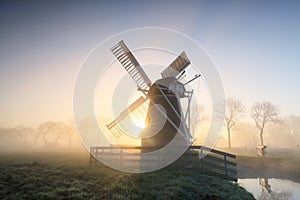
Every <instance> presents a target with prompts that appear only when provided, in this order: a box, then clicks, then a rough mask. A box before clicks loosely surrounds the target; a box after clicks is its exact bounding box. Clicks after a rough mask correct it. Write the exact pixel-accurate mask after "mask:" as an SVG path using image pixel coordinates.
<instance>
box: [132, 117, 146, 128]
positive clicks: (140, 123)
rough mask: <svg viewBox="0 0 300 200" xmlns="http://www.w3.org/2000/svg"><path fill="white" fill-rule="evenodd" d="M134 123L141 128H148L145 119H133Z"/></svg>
mask: <svg viewBox="0 0 300 200" xmlns="http://www.w3.org/2000/svg"><path fill="white" fill-rule="evenodd" d="M132 122H133V124H134V125H136V126H138V127H139V128H145V127H146V123H145V119H143V118H133V119H132Z"/></svg>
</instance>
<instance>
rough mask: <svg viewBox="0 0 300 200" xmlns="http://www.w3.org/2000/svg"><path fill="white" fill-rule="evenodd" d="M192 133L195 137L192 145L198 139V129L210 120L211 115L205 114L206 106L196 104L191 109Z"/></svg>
mask: <svg viewBox="0 0 300 200" xmlns="http://www.w3.org/2000/svg"><path fill="white" fill-rule="evenodd" d="M190 112H191V114H190V132H191V135H192V136H193V139H192V140H193V141H192V143H194V142H196V140H197V139H198V138H197V133H196V131H197V127H198V126H200V125H201V124H202V123H204V122H205V121H207V120H208V119H209V115H208V114H207V113H206V112H205V106H204V105H202V104H200V105H197V104H194V105H192V106H191V109H190Z"/></svg>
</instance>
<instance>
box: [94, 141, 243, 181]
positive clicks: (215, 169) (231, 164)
mask: <svg viewBox="0 0 300 200" xmlns="http://www.w3.org/2000/svg"><path fill="white" fill-rule="evenodd" d="M144 149H145V148H142V147H140V146H122V147H114V146H103V147H100V146H98V147H91V148H90V162H91V163H98V162H99V161H98V160H99V159H101V158H103V157H105V159H111V160H118V161H119V162H120V163H129V162H130V163H133V162H140V159H141V153H140V152H141V151H142V150H144ZM181 158H182V159H179V160H178V161H176V162H177V163H178V162H185V163H186V164H189V165H192V166H193V167H195V168H199V169H200V170H201V172H202V173H206V174H210V175H214V176H219V177H222V178H225V179H228V180H231V181H237V170H236V167H237V164H236V161H235V159H236V156H235V155H233V154H230V153H226V152H223V151H218V150H215V149H210V148H207V147H205V146H190V147H189V149H188V151H187V152H186V153H185V154H183V156H182V157H181ZM160 159H161V157H160V154H159V153H157V154H154V155H153V154H152V155H151V156H149V157H148V158H147V156H146V158H145V154H144V155H143V162H145V160H146V161H147V160H148V161H149V164H152V165H153V164H157V165H159V161H160ZM181 164H182V163H181ZM175 165H176V163H175ZM179 165H180V164H179Z"/></svg>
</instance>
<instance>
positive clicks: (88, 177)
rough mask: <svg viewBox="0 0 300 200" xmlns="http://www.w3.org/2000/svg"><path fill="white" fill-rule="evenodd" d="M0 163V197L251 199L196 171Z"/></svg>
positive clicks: (79, 162) (67, 163)
mask: <svg viewBox="0 0 300 200" xmlns="http://www.w3.org/2000/svg"><path fill="white" fill-rule="evenodd" d="M33 160H34V161H32V160H30V159H28V161H24V160H23V161H22V162H21V163H18V162H9V161H7V162H0V171H1V172H0V199H254V198H253V196H252V195H251V194H250V193H248V192H247V191H245V190H244V189H243V188H241V187H239V186H238V185H237V184H235V183H232V182H229V181H226V180H223V179H220V178H216V177H211V176H207V175H203V174H200V172H198V171H191V170H178V169H162V170H159V171H156V172H151V173H145V174H129V173H123V172H118V171H116V170H113V169H110V168H108V167H105V166H103V165H101V164H97V165H94V164H89V163H88V159H84V160H77V161H76V160H73V161H68V160H67V161H61V159H59V161H55V159H53V160H48V161H41V162H39V161H37V160H38V159H33Z"/></svg>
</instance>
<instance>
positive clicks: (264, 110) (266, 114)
mask: <svg viewBox="0 0 300 200" xmlns="http://www.w3.org/2000/svg"><path fill="white" fill-rule="evenodd" d="M278 116H279V108H278V107H277V106H276V105H274V104H272V103H271V102H269V101H265V102H262V103H260V102H257V103H254V104H253V106H252V108H251V117H252V118H253V120H254V122H255V126H256V128H257V129H258V130H259V136H260V144H261V145H264V140H263V133H264V129H265V127H266V124H268V123H269V122H278V121H279V119H278Z"/></svg>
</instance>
